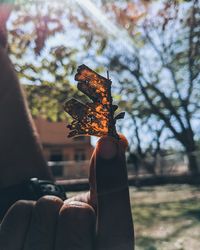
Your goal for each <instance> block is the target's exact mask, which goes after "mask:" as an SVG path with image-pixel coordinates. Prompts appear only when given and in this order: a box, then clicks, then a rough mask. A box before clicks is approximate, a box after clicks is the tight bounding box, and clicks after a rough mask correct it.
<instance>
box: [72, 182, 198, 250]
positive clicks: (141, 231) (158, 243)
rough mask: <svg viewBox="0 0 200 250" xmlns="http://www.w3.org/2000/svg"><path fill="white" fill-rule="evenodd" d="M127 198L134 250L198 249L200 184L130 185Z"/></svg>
mask: <svg viewBox="0 0 200 250" xmlns="http://www.w3.org/2000/svg"><path fill="white" fill-rule="evenodd" d="M74 194H76V193H71V194H68V196H71V195H74ZM130 198H131V207H132V214H133V219H134V225H135V238H136V250H200V187H193V186H189V185H166V186H156V187H145V188H134V187H131V188H130Z"/></svg>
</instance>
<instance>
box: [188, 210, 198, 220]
mask: <svg viewBox="0 0 200 250" xmlns="http://www.w3.org/2000/svg"><path fill="white" fill-rule="evenodd" d="M185 216H186V217H193V218H194V219H196V220H199V221H200V209H192V210H189V211H187V212H185Z"/></svg>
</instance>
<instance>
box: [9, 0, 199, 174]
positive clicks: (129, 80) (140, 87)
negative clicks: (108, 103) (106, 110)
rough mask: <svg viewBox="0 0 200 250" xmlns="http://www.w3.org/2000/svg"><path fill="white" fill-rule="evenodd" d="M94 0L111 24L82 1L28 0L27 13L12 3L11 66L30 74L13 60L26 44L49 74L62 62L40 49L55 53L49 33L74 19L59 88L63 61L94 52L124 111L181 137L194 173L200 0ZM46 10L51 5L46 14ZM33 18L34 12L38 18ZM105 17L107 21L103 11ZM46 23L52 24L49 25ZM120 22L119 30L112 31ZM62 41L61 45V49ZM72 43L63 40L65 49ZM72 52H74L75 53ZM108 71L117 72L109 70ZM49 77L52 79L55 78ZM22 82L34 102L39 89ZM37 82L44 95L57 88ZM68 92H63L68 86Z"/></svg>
mask: <svg viewBox="0 0 200 250" xmlns="http://www.w3.org/2000/svg"><path fill="white" fill-rule="evenodd" d="M99 3H100V4H99V6H100V7H98V8H97V9H100V8H101V9H102V10H105V11H106V13H105V12H103V14H105V15H104V16H103V15H102V18H103V17H105V16H107V17H108V16H111V17H112V18H113V19H114V18H115V24H116V25H113V21H112V22H111V23H109V22H108V23H106V24H105V23H104V24H102V22H101V20H100V21H98V20H99V18H98V20H94V19H93V18H92V17H91V16H92V15H90V14H91V13H90V14H88V12H87V10H86V9H84V8H80V6H78V5H77V4H72V3H71V5H70V6H67V7H68V8H66V6H62V7H61V5H60V6H59V8H57V7H55V6H53V7H52V6H49V5H48V4H47V6H46V7H45V8H43V9H40V7H38V6H37V7H34V6H33V7H32V8H33V11H32V13H33V14H32V19H31V18H30V16H29V15H27V12H28V11H26V9H23V10H22V9H20V10H17V11H19V12H18V15H17V20H18V21H16V22H14V28H13V27H11V28H10V29H9V30H10V41H11V43H10V44H12V46H11V48H10V53H11V54H12V56H13V58H17V60H14V61H15V62H17V65H16V69H17V70H18V71H19V74H20V77H21V78H22V79H23V78H24V79H25V80H26V81H28V80H31V79H29V78H30V76H32V75H34V74H32V73H33V72H30V71H29V72H27V71H26V70H22V69H23V65H22V64H24V61H22V63H21V64H20V60H21V59H23V60H24V58H27V51H29V50H31V49H32V50H33V48H34V50H35V52H36V54H37V55H38V57H37V58H39V60H40V63H41V65H40V67H41V68H43V67H46V70H47V71H48V73H50V74H53V75H54V72H55V69H56V70H57V69H60V68H62V67H63V65H62V63H60V60H61V58H62V56H63V54H62V53H61V54H60V55H61V56H60V57H59V58H58V57H54V59H55V60H56V61H54V59H53V62H49V61H48V62H45V60H43V59H44V54H43V51H44V50H42V49H43V48H45V49H47V48H48V52H49V54H51V53H54V50H55V48H52V46H50V47H51V48H49V47H48V46H49V45H48V39H49V37H51V36H52V35H53V36H55V35H56V34H58V33H62V32H66V34H67V32H68V30H66V28H65V27H66V23H65V22H66V20H68V21H69V23H70V25H73V29H77V30H78V32H79V33H78V34H79V36H78V37H79V38H80V39H82V40H81V42H80V44H81V46H80V48H78V49H77V48H76V50H75V52H74V53H72V54H71V55H72V56H71V57H70V56H69V61H70V62H71V61H72V62H73V66H72V67H71V66H70V64H68V63H65V66H64V70H65V72H67V73H66V75H65V76H64V77H63V76H62V77H61V78H60V85H62V88H63V89H64V88H66V89H67V87H66V86H67V85H66V83H67V82H68V81H67V79H69V75H70V74H69V71H67V70H68V69H70V71H71V73H72V74H73V73H74V72H73V70H74V69H75V68H76V65H77V64H80V61H81V63H82V61H83V58H87V59H88V60H89V61H90V62H92V63H93V64H95V61H97V64H98V63H99V61H98V58H99V55H101V58H104V59H105V61H104V65H105V66H106V65H107V66H109V68H110V69H111V71H112V72H111V74H112V75H113V76H115V78H116V79H117V80H118V82H119V83H120V85H118V86H117V87H118V89H119V92H120V93H121V96H122V101H124V102H126V103H127V105H128V106H127V110H128V112H129V113H130V115H131V116H132V117H134V119H136V120H137V121H140V122H139V124H140V125H141V124H145V121H148V123H149V124H153V123H154V124H157V125H158V126H157V128H156V130H157V129H158V130H159V129H160V128H161V127H162V126H165V127H164V132H163V133H162V134H164V133H165V134H167V135H168V136H170V137H173V138H175V139H176V140H177V141H178V142H180V144H181V145H182V146H183V148H184V149H185V152H186V153H187V155H188V159H189V163H190V164H189V168H190V171H191V173H193V174H195V173H197V172H198V166H197V163H196V159H195V155H194V151H195V150H196V142H195V136H197V135H198V134H197V130H196V127H195V123H196V122H197V121H198V119H199V118H200V117H199V108H200V107H199V105H198V101H199V65H200V64H199V61H200V53H199V52H200V51H199V50H200V29H199V27H200V15H199V14H198V13H199V10H200V9H199V1H198V0H192V1H181V0H170V1H166V0H162V1H161V0H160V1H139V2H138V3H137V4H135V3H133V2H131V1H123V4H122V2H121V1H115V2H113V1H109V2H107V1H99ZM62 4H64V3H62ZM25 8H26V7H25ZM27 8H30V6H28V7H27ZM49 8H50V9H49ZM63 9H64V10H66V11H63ZM50 10H51V11H50ZM46 13H50V14H49V15H50V16H49V15H48V18H47V15H46ZM100 14H101V13H100ZM33 16H34V18H33ZM100 16H101V15H100ZM42 17H44V18H42ZM38 18H39V19H38ZM57 19H59V20H57ZM20 20H21V21H20ZM37 20H40V22H39V24H38V23H37ZM103 20H104V19H103ZM105 20H106V21H107V20H108V21H109V18H107V19H105ZM105 20H104V21H105ZM27 23H29V25H32V26H31V27H32V29H31V30H32V32H31V36H27V33H26V24H27ZM100 25H103V28H105V26H106V25H108V26H109V25H111V28H110V29H109V27H108V29H106V28H105V29H100V28H99V27H100ZM44 26H45V27H46V28H45V32H41V30H43V28H44ZM47 26H48V27H47ZM51 27H54V28H53V30H51ZM67 27H68V26H67ZM119 30H122V32H121V33H120V32H118V31H119ZM172 31H173V32H172ZM47 38H48V39H47ZM111 38H112V39H111ZM118 38H120V42H121V44H122V45H123V46H127V48H128V50H129V51H128V52H129V53H127V51H126V53H125V50H124V49H123V50H119V49H118V48H117V46H118V45H119V43H118V42H119V41H118V40H119V39H118ZM17 39H18V40H17ZM19 40H20V41H21V42H20V43H19ZM40 40H41V41H40ZM46 41H47V43H46ZM16 44H18V45H20V46H21V47H20V48H19V49H18V47H19V46H17V49H16ZM38 44H39V45H40V46H38ZM66 48H67V46H66V45H65V46H64V51H66ZM73 49H74V48H69V47H68V52H69V51H71V50H72V51H73ZM79 52H80V54H81V53H82V54H83V52H84V56H78V55H79ZM64 56H65V59H66V57H68V55H67V54H64ZM75 57H76V58H78V59H74V58H75ZM61 61H62V60H61ZM52 64H53V65H54V66H53V67H52ZM97 64H96V65H97ZM45 65H46V66H45ZM36 66H37V65H36ZM36 66H35V65H34V68H35V69H36V68H38V66H37V67H36ZM29 68H31V65H29ZM71 69H72V70H71ZM99 70H100V69H99ZM39 71H40V70H39ZM39 71H38V69H37V70H36V73H37V74H38V72H39ZM58 72H59V70H58ZM115 73H116V74H118V75H117V76H116V74H115ZM41 74H42V73H41ZM47 75H48V74H47ZM57 78H59V74H57ZM32 80H33V81H32V82H35V81H36V80H37V79H35V78H32ZM55 81H56V82H57V79H55ZM52 83H53V82H52V81H51V84H52ZM68 83H69V82H68ZM39 84H40V86H42V85H43V84H44V86H46V85H48V86H49V82H48V81H46V79H45V80H44V81H41V80H40V82H39ZM28 88H29V90H28V97H30V98H29V101H30V103H31V101H32V103H33V104H34V102H36V103H37V101H36V99H35V101H34V102H33V100H34V98H35V97H37V95H38V92H37V91H36V90H35V88H34V87H28ZM38 89H40V90H41V93H43V94H44V95H47V94H46V93H47V92H48V91H51V90H52V93H56V92H54V91H53V88H49V87H48V88H47V87H44V88H43V87H42V88H38ZM45 89H46V90H45ZM45 91H46V92H45ZM67 93H69V92H68V91H67ZM67 93H66V94H67ZM43 94H42V95H43ZM58 96H59V95H58V92H57V93H56V94H55V95H54V94H52V100H56V99H57V98H58ZM45 103H48V101H47V98H46V101H44V102H42V106H43V108H44V107H45V105H44V104H45ZM34 106H35V104H34V105H33V107H34ZM36 106H37V105H36ZM52 106H54V107H55V106H56V105H52ZM46 107H47V110H48V109H49V106H48V105H46ZM34 112H35V111H34ZM54 114H55V112H54ZM59 114H60V112H58V113H57V114H56V115H58V116H59ZM56 115H55V116H56ZM50 116H51V114H50ZM142 129H143V126H139V130H138V133H142ZM152 130H153V131H152V133H155V134H156V130H154V126H153V127H152Z"/></svg>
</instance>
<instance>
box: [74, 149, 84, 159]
mask: <svg viewBox="0 0 200 250" xmlns="http://www.w3.org/2000/svg"><path fill="white" fill-rule="evenodd" d="M85 159H86V157H85V151H84V150H76V151H75V154H74V160H75V161H85Z"/></svg>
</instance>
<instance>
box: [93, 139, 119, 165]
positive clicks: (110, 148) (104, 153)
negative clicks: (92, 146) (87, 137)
mask: <svg viewBox="0 0 200 250" xmlns="http://www.w3.org/2000/svg"><path fill="white" fill-rule="evenodd" d="M96 150H97V153H98V155H99V156H100V157H101V158H103V159H105V160H109V159H112V158H114V157H115V156H116V155H117V152H118V145H117V141H116V139H115V138H113V137H111V136H105V137H102V138H101V139H100V140H99V141H98V144H97V149H96Z"/></svg>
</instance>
